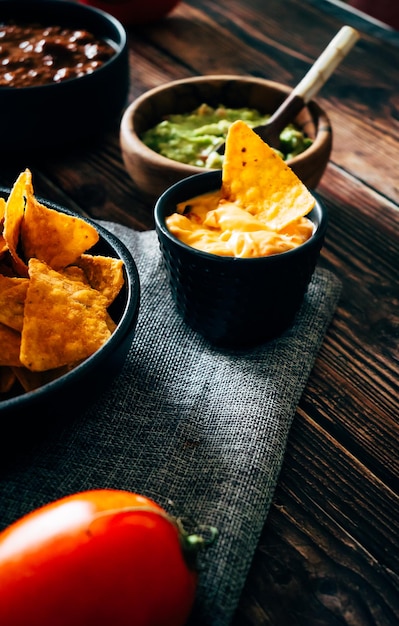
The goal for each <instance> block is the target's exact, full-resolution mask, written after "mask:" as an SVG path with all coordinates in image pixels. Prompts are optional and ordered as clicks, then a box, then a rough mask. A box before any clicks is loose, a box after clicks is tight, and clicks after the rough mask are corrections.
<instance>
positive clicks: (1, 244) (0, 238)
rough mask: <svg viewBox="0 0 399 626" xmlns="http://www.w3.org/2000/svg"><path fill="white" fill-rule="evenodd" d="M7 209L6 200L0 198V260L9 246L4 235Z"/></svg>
mask: <svg viewBox="0 0 399 626" xmlns="http://www.w3.org/2000/svg"><path fill="white" fill-rule="evenodd" d="M5 209H6V201H5V200H4V198H0V258H1V257H2V256H3V254H4V252H6V250H8V245H7V242H6V240H5V239H4V235H3V230H4V213H5Z"/></svg>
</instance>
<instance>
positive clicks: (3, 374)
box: [0, 366, 16, 393]
mask: <svg viewBox="0 0 399 626" xmlns="http://www.w3.org/2000/svg"><path fill="white" fill-rule="evenodd" d="M15 378H16V377H15V374H14V372H13V371H12V369H11V367H4V366H0V393H7V392H8V391H10V389H11V387H12V386H13V384H14V383H15Z"/></svg>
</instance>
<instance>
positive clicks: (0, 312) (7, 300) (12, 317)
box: [0, 274, 29, 332]
mask: <svg viewBox="0 0 399 626" xmlns="http://www.w3.org/2000/svg"><path fill="white" fill-rule="evenodd" d="M28 284H29V280H28V279H27V278H9V277H8V276H3V275H2V274H0V322H1V323H2V324H5V325H6V326H8V327H9V328H13V329H14V330H17V331H19V332H21V330H22V324H23V317H24V305H25V298H26V291H27V289H28Z"/></svg>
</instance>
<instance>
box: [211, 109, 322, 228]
mask: <svg viewBox="0 0 399 626" xmlns="http://www.w3.org/2000/svg"><path fill="white" fill-rule="evenodd" d="M222 196H223V198H225V199H226V200H229V201H230V202H236V203H237V204H238V205H239V206H241V207H242V208H243V209H245V210H246V211H248V212H249V213H251V214H252V215H257V216H258V218H259V220H261V221H262V222H264V223H266V224H267V226H268V227H269V228H270V230H274V231H279V230H281V229H282V228H284V227H285V226H287V225H288V224H290V223H291V222H294V221H295V220H297V219H298V218H300V217H303V216H304V215H307V214H308V213H309V212H310V211H311V209H312V208H313V206H314V204H315V199H314V197H313V196H312V194H311V193H310V192H309V191H308V189H307V188H306V187H305V185H304V184H303V183H302V182H301V181H300V180H299V178H298V177H297V176H296V174H295V173H294V172H293V171H292V170H291V169H290V167H288V165H287V164H286V163H285V162H284V161H283V159H282V158H281V157H280V156H279V155H278V154H276V152H275V151H274V150H273V149H272V148H270V147H269V146H268V145H267V144H266V143H265V142H264V141H263V140H262V139H261V138H260V137H259V136H258V135H257V134H256V133H255V132H254V131H253V130H252V129H251V128H249V126H248V125H247V124H245V122H242V121H241V120H238V121H236V122H234V123H233V124H232V125H231V126H230V128H229V131H228V135H227V138H226V150H225V157H224V164H223V170H222Z"/></svg>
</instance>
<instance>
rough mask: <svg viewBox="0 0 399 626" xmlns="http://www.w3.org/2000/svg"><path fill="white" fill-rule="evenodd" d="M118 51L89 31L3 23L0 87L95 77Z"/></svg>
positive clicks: (0, 27)
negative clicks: (98, 69)
mask: <svg viewBox="0 0 399 626" xmlns="http://www.w3.org/2000/svg"><path fill="white" fill-rule="evenodd" d="M114 54H115V48H113V47H112V45H110V44H109V43H107V42H106V41H104V40H100V39H97V38H96V37H95V36H94V35H92V34H91V33H90V32H88V31H86V30H74V29H69V28H65V27H63V26H43V25H41V24H24V25H20V24H15V23H6V24H5V23H0V87H31V86H34V85H45V84H48V83H59V82H61V81H65V80H68V79H70V78H77V77H79V76H84V75H85V74H91V73H92V72H94V70H96V69H97V68H99V67H100V66H101V65H103V64H104V63H105V62H106V61H108V59H110V58H111V57H112V56H113V55H114Z"/></svg>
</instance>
